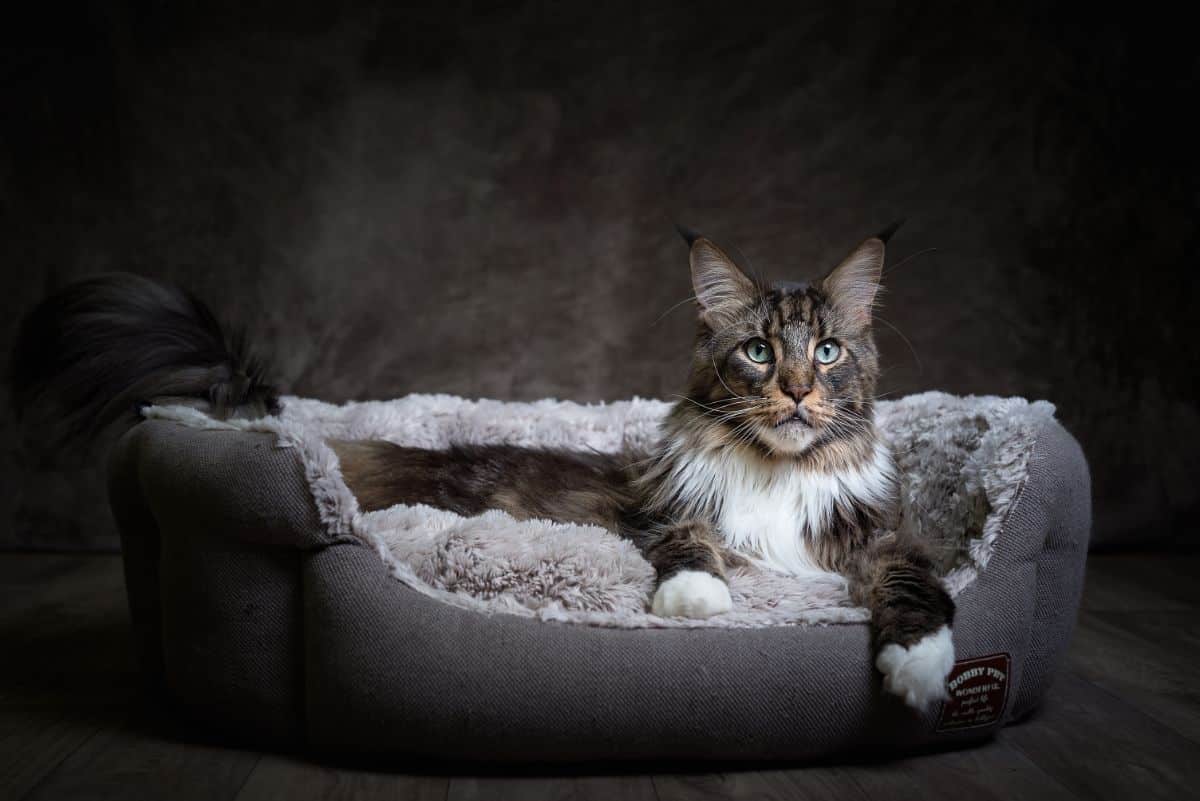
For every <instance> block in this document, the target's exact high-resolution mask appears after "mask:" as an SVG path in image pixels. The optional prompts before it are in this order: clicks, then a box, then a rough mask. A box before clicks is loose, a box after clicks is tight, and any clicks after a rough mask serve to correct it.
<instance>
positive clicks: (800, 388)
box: [779, 382, 812, 404]
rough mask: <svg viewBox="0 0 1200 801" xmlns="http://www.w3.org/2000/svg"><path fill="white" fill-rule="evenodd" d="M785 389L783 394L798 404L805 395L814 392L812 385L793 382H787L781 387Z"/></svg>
mask: <svg viewBox="0 0 1200 801" xmlns="http://www.w3.org/2000/svg"><path fill="white" fill-rule="evenodd" d="M779 388H780V389H781V390H783V394H784V395H787V396H788V397H789V398H791V399H792V400H794V401H795V402H796V403H797V404H799V403H800V401H802V400H804V396H805V395H807V394H808V393H810V392H812V386H811V385H809V384H792V383H790V382H789V383H786V384H783V385H782V386H781V387H779Z"/></svg>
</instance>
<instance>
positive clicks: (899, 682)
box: [875, 626, 954, 710]
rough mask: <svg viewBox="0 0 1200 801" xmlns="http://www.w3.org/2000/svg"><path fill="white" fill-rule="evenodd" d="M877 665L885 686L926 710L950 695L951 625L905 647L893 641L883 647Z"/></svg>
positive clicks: (913, 704) (952, 660)
mask: <svg viewBox="0 0 1200 801" xmlns="http://www.w3.org/2000/svg"><path fill="white" fill-rule="evenodd" d="M875 667H877V668H878V669H879V672H880V673H882V674H883V689H885V690H887V691H888V692H889V693H892V694H893V695H898V696H900V697H901V698H903V699H904V702H905V703H906V704H908V705H909V706H911V707H912V708H913V709H918V710H923V709H925V707H926V706H928V705H929V704H930V703H932V702H934V701H941V700H943V699H945V698H946V697H947V696H946V677H947V676H949V675H950V670H951V668H953V667H954V643H953V642H952V641H951V639H950V627H949V626H942V627H941V628H940V629H938V630H937V631H936V632H934V633H933V634H927V635H926V636H924V637H922V638H921V639H920V640H918V641H917V642H915V643H913V644H912V645H910V646H908V647H907V648H905V647H904V646H902V645H897V644H896V643H890V644H888V645H885V646H883V647H882V648H880V649H879V656H877V657H876V658H875Z"/></svg>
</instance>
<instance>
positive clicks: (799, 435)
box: [758, 420, 817, 456]
mask: <svg viewBox="0 0 1200 801" xmlns="http://www.w3.org/2000/svg"><path fill="white" fill-rule="evenodd" d="M758 438H759V440H761V441H762V443H763V444H764V445H766V446H767V447H769V448H770V449H771V450H772V451H774V452H775V453H784V454H788V455H791V456H796V455H799V454H801V453H804V452H805V451H807V450H808V449H809V448H811V447H812V446H813V444H814V443H815V442H816V441H817V432H816V431H815V430H814V429H813V427H812V426H810V425H808V424H807V423H804V422H801V421H800V420H796V421H795V422H792V421H788V422H785V423H782V424H780V425H777V426H771V427H770V428H763V429H762V430H761V431H759V434H758Z"/></svg>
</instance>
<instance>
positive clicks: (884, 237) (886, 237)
mask: <svg viewBox="0 0 1200 801" xmlns="http://www.w3.org/2000/svg"><path fill="white" fill-rule="evenodd" d="M907 219H908V218H906V217H901V218H900V219H898V220H896V221H895V222H894V223H892V224H891V225H889V226H888V227H887V228H884V229H883V230H882V231H880V232H879V233H877V234H875V238H876V239H878V240H879V241H881V242H883V243H884V244H885V245H886V244H887V243H888V242H890V241H892V237H893V236H894V235H895V234H896V232H897V231H898V230H900V226H902V225H904V223H905V222H906V221H907Z"/></svg>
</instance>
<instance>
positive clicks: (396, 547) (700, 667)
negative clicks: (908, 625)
mask: <svg viewBox="0 0 1200 801" xmlns="http://www.w3.org/2000/svg"><path fill="white" fill-rule="evenodd" d="M668 408H669V406H668V404H665V403H662V402H658V401H646V400H633V401H627V402H619V403H612V404H607V405H588V406H584V405H579V404H575V403H569V402H557V401H540V402H536V403H500V402H496V401H468V400H464V399H461V398H455V397H449V396H428V395H414V396H409V397H406V398H403V399H400V400H397V401H391V402H375V403H355V404H348V405H345V406H331V405H329V404H325V403H320V402H317V401H312V400H304V399H298V398H288V399H285V404H284V408H283V411H282V412H281V414H280V415H278V416H276V417H266V418H262V419H258V420H228V421H217V420H213V419H211V418H209V417H207V416H205V415H204V414H203V413H202V412H199V411H196V410H195V409H191V408H186V407H153V408H150V409H148V410H146V412H145V415H146V417H147V418H149V419H147V420H146V421H145V422H143V423H141V424H139V425H138V426H136V427H135V428H133V429H132V430H131V431H129V432H128V433H127V434H126V435H125V436H124V438H123V439H122V440H121V441H120V442H119V443H118V445H117V447H116V449H115V450H114V453H113V456H112V460H111V470H110V489H111V500H112V507H113V511H114V514H115V516H116V518H117V522H118V525H119V527H120V530H121V535H122V542H123V546H124V558H125V568H126V582H127V587H128V592H129V599H130V605H131V609H132V612H133V621H134V626H135V629H136V631H137V635H138V636H137V641H138V643H139V647H140V648H141V650H142V658H143V663H144V664H145V666H146V667H147V669H148V671H149V672H150V674H151V676H152V677H153V678H155V679H156V680H157V681H158V682H159V683H160V684H161V685H162V686H163V687H164V688H165V689H166V690H167V691H168V693H169V695H170V696H171V698H173V699H174V700H175V701H176V702H177V703H178V704H180V705H181V706H182V707H183V708H184V709H185V710H186V711H187V712H189V713H190V714H192V715H194V716H196V717H199V718H201V719H203V720H204V721H206V722H208V723H210V724H212V725H213V726H215V727H217V728H219V729H220V730H223V731H225V732H226V733H228V734H230V735H232V736H239V737H242V738H247V739H251V740H253V741H256V742H259V743H270V744H275V745H280V746H285V747H304V748H312V749H317V750H322V751H329V752H343V753H352V754H356V755H364V754H377V755H378V754H389V755H427V756H437V757H445V758H454V759H482V760H537V761H544V760H584V759H646V758H656V759H662V758H681V759H695V758H721V759H777V758H788V759H813V758H818V757H822V756H828V755H831V754H833V753H836V752H843V751H850V750H854V751H855V752H856V753H861V752H862V750H863V749H864V748H868V749H869V748H886V749H906V750H907V749H913V748H924V747H930V746H937V745H940V744H946V745H950V744H955V743H961V742H964V741H967V740H974V739H980V738H984V737H987V736H989V735H991V734H993V733H994V732H995V731H996V730H997V729H998V728H999V727H1000V726H1003V725H1004V724H1006V723H1009V722H1012V721H1014V720H1017V719H1019V718H1021V717H1022V716H1024V715H1026V714H1028V713H1029V712H1030V711H1032V710H1033V709H1034V708H1035V707H1036V706H1037V704H1038V703H1039V701H1040V699H1041V698H1042V696H1043V695H1044V693H1045V691H1046V688H1047V686H1048V684H1049V682H1050V680H1051V678H1052V676H1053V674H1054V672H1055V670H1056V668H1057V666H1058V665H1059V663H1060V662H1061V660H1062V657H1063V654H1064V652H1065V648H1066V644H1067V641H1068V639H1069V636H1070V633H1071V630H1072V628H1073V626H1074V622H1075V614H1076V610H1077V607H1078V602H1079V593H1080V590H1081V586H1082V580H1083V564H1084V559H1085V555H1086V546H1087V538H1088V532H1089V528H1090V497H1089V480H1088V473H1087V465H1086V463H1085V461H1084V459H1083V455H1082V453H1081V451H1080V449H1079V446H1078V444H1077V443H1076V442H1075V441H1074V440H1073V439H1072V438H1071V436H1070V435H1069V434H1068V433H1067V432H1066V431H1065V430H1064V429H1063V428H1062V427H1061V426H1060V425H1059V424H1058V423H1057V422H1055V420H1054V418H1053V407H1052V406H1050V405H1049V404H1046V403H1042V402H1038V403H1029V402H1027V401H1024V400H1021V399H1001V398H976V397H971V398H957V397H953V396H950V395H945V394H942V393H926V394H923V395H916V396H911V397H908V398H904V399H901V400H898V401H892V402H882V403H880V404H879V407H878V422H879V426H880V429H881V430H882V431H883V432H884V434H885V436H886V437H887V438H888V440H889V443H890V445H891V447H892V449H893V451H894V453H895V455H896V461H897V465H898V467H899V469H900V473H901V475H902V479H901V482H902V483H901V486H902V492H901V496H902V514H901V517H900V523H899V525H901V526H908V527H911V528H912V530H914V531H916V532H917V533H919V534H920V535H921V536H923V537H926V538H928V539H929V540H930V541H931V542H932V543H934V545H935V550H936V552H937V553H938V554H939V558H940V560H941V565H942V570H943V575H944V578H943V581H944V583H945V586H946V588H947V590H948V591H949V592H950V594H951V595H953V596H954V597H955V600H956V603H957V606H958V612H957V615H956V618H955V626H954V633H953V636H954V645H955V651H956V658H957V662H956V665H955V669H954V671H953V672H952V673H951V676H950V683H949V693H950V698H949V700H948V701H946V702H944V703H941V704H937V705H935V706H933V707H931V708H929V709H928V710H926V711H925V712H923V713H918V712H915V711H913V710H912V709H910V708H908V707H907V706H905V705H904V704H903V703H902V702H901V701H900V700H899V699H897V698H895V697H893V696H891V695H886V694H884V693H883V692H882V689H881V686H880V685H881V679H880V676H879V675H878V674H877V672H876V671H875V669H874V667H873V660H872V658H871V653H870V645H869V638H868V629H867V626H866V625H865V622H866V618H867V613H866V611H865V610H863V609H860V608H856V607H854V606H853V605H852V604H851V602H850V600H849V598H848V596H847V594H846V588H845V585H844V583H843V582H842V581H841V580H840V579H839V578H838V577H837V576H834V575H827V576H816V577H812V576H806V577H804V578H803V579H799V578H792V577H788V576H783V575H778V574H774V573H770V572H767V571H764V570H761V569H758V568H755V567H745V568H739V569H738V570H736V571H734V572H733V573H732V574H731V575H730V586H731V592H732V595H733V598H734V609H733V611H732V612H730V613H728V614H725V615H718V616H716V617H713V618H709V619H707V620H687V619H682V618H660V617H657V616H655V615H653V614H651V613H650V612H649V611H648V608H647V602H648V599H649V596H650V593H651V590H652V589H653V570H652V569H651V567H650V566H649V564H647V563H646V562H645V560H644V559H642V558H641V556H640V554H639V553H638V552H637V550H636V549H634V548H633V547H632V546H630V545H629V544H628V543H626V542H625V541H623V540H621V539H619V538H617V537H615V536H613V535H611V534H609V533H607V532H605V531H603V530H601V529H596V528H589V527H584V526H576V525H568V524H560V523H552V522H548V521H538V520H530V521H518V520H515V519H513V518H511V517H509V516H508V515H506V514H504V513H503V512H500V511H490V512H486V513H484V514H481V515H478V516H475V517H460V516H458V515H456V514H453V513H450V512H446V511H443V510H437V509H432V508H429V507H393V508H391V509H385V510H381V511H376V512H370V513H362V512H360V510H359V509H358V505H357V503H356V502H355V500H354V497H353V496H352V495H351V494H350V493H349V492H348V491H347V489H346V486H345V483H344V482H343V481H342V478H341V475H340V472H339V469H338V464H337V459H336V457H335V456H334V454H333V452H332V450H331V449H330V448H329V447H328V445H326V440H327V439H387V440H391V441H393V442H396V443H399V444H404V445H412V446H419V447H428V448H437V447H445V446H446V445H448V444H449V443H451V442H455V441H471V442H506V443H513V444H519V445H528V446H543V447H546V446H550V447H563V448H576V449H586V448H594V449H598V450H601V451H607V452H626V451H628V452H631V453H633V452H636V451H638V450H639V449H640V448H644V447H646V446H648V445H649V444H650V443H651V442H652V441H653V439H654V437H655V436H656V433H657V424H658V421H659V420H660V419H661V418H662V416H663V415H664V414H665V413H666V411H667V409H668Z"/></svg>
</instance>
